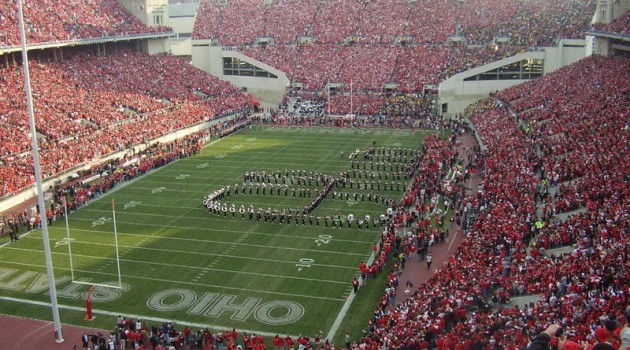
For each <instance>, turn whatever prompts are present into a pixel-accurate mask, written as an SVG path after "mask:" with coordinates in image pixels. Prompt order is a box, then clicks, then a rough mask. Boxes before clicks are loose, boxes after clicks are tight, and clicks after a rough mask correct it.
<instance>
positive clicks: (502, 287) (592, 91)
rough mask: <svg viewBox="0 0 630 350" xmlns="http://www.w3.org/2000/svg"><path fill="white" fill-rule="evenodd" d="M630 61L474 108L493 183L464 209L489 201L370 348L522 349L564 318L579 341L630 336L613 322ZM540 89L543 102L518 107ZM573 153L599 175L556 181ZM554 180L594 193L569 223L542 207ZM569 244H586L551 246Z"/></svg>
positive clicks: (619, 290) (623, 249)
mask: <svg viewBox="0 0 630 350" xmlns="http://www.w3.org/2000/svg"><path fill="white" fill-rule="evenodd" d="M629 64H630V62H628V60H627V59H624V58H614V57H610V58H606V57H589V58H586V59H584V60H582V61H580V62H578V63H576V64H573V65H571V66H568V67H565V68H562V69H560V70H559V71H557V72H555V73H552V74H550V75H548V76H546V77H543V78H541V79H538V80H536V81H531V82H528V83H527V84H522V85H517V86H515V87H513V88H510V89H508V90H505V91H504V92H500V93H498V94H497V95H496V96H495V97H492V98H489V99H486V100H484V101H481V102H479V103H477V104H475V105H473V106H471V107H470V108H469V110H468V113H469V115H468V116H469V118H470V120H471V121H472V123H473V124H474V125H475V128H476V130H477V131H478V132H479V134H480V136H481V138H482V140H483V143H484V146H485V147H486V152H485V153H484V154H482V155H480V158H479V163H480V164H479V165H480V167H482V168H483V169H484V173H485V174H484V179H483V182H482V191H480V192H479V193H475V194H474V195H471V196H467V197H465V198H463V200H462V201H461V203H460V204H459V205H457V204H456V207H455V208H456V211H457V212H459V211H460V210H461V208H462V207H463V208H473V209H474V208H476V209H479V213H478V215H477V220H476V221H475V222H474V224H473V225H472V227H471V228H470V230H468V231H467V237H468V238H467V240H465V241H464V243H463V244H462V245H461V246H460V247H459V248H458V249H457V252H456V254H455V255H454V256H453V257H452V258H450V259H449V260H448V262H446V263H445V264H444V266H441V267H439V269H438V270H437V271H436V272H435V274H434V275H433V277H432V278H431V279H430V280H429V281H428V282H427V283H425V284H423V285H421V286H419V287H418V288H417V290H415V291H413V293H412V295H411V297H410V298H408V299H406V300H404V301H402V302H400V303H398V305H396V306H395V305H389V306H391V307H390V308H386V307H385V306H388V304H389V298H386V297H384V298H383V303H382V305H381V306H380V307H379V308H378V309H377V310H376V312H375V316H374V317H373V319H372V320H370V322H369V325H368V334H367V335H366V337H365V338H364V339H363V340H362V341H361V343H362V345H363V346H364V347H365V348H368V349H377V348H382V347H383V346H385V347H387V348H390V347H401V346H407V347H409V348H413V347H416V346H417V347H419V348H425V347H428V346H430V347H433V348H439V349H447V348H449V349H451V348H462V349H466V348H470V347H473V348H475V347H476V348H486V347H490V348H503V349H520V348H524V347H526V346H527V344H528V343H529V342H530V341H531V340H532V339H533V338H534V336H536V335H538V334H539V333H541V332H542V331H543V330H545V329H546V327H547V326H548V325H550V324H560V325H562V327H563V330H564V335H565V337H566V338H567V339H569V340H570V341H572V342H575V343H577V344H580V343H582V342H585V343H588V345H589V346H590V347H592V346H593V345H595V344H596V343H598V342H604V341H607V340H608V338H610V339H612V342H613V343H615V340H614V339H615V337H617V340H616V343H617V344H619V340H618V335H616V336H615V334H614V333H613V330H614V329H620V327H619V326H620V324H621V325H622V324H623V321H622V317H621V315H622V314H623V312H624V310H625V308H626V306H627V305H628V303H629V302H630V298H629V297H628V292H627V285H626V284H625V283H624V281H626V280H628V278H630V276H629V272H628V269H627V262H628V260H627V251H628V249H629V248H630V246H629V243H628V242H629V241H628V239H627V233H628V232H630V231H629V230H630V217H629V216H628V213H629V212H630V211H629V210H628V209H630V208H628V205H629V203H630V202H628V194H629V193H628V188H627V185H626V183H627V176H628V173H627V169H628V165H629V164H628V159H627V156H626V155H627V153H628V149H629V147H630V144H629V141H628V140H629V138H628V137H627V135H626V134H627V131H628V127H629V125H628V120H629V119H628V111H627V106H628V105H629V103H630V100H629V98H628V96H630V95H629V94H628V86H630V71H628V69H627V68H628V66H629ZM584 94H587V95H586V96H584ZM576 96H584V98H576ZM530 98H534V99H535V100H536V101H538V102H537V103H536V104H540V103H542V105H540V107H539V108H536V109H535V110H534V111H532V110H529V109H527V110H519V109H518V108H515V107H514V106H515V105H518V104H522V105H527V103H523V100H527V99H530ZM557 135H564V137H556V136H557ZM432 146H435V145H432V144H431V142H429V143H428V144H427V147H428V148H427V150H426V155H425V160H426V157H427V156H428V155H429V154H430V152H431V150H432V149H433V147H432ZM446 149H449V148H446ZM443 150H444V149H443ZM438 154H439V155H440V156H444V155H445V154H446V155H447V156H446V157H441V158H438V159H441V160H442V162H444V163H440V164H448V162H447V161H446V160H448V159H449V157H448V153H443V152H438ZM569 154H570V155H574V157H573V158H572V159H573V161H574V162H578V163H579V164H580V166H581V167H583V168H584V169H587V173H586V174H570V175H566V176H565V177H564V178H563V180H564V182H563V183H560V182H559V181H558V180H556V181H554V177H555V175H554V174H555V172H556V171H560V169H558V167H556V164H563V163H560V162H558V160H559V159H561V158H562V157H564V156H567V155H569ZM439 169H440V167H439V166H436V167H435V169H426V170H433V171H422V172H421V173H422V174H427V173H432V172H438V173H439V171H435V170H439ZM563 175H564V174H563ZM434 184H435V182H434V181H429V182H423V183H421V184H420V185H419V184H414V187H412V189H411V190H413V189H414V188H415V189H416V190H417V189H425V191H426V190H430V189H432V186H434ZM418 185H419V186H418ZM554 186H558V187H559V186H562V193H563V194H562V195H560V197H559V198H561V197H562V196H563V195H565V196H567V195H569V196H570V194H571V193H574V194H575V195H577V194H579V196H580V198H581V199H582V200H581V201H579V202H578V203H577V204H576V205H575V206H573V207H572V208H569V209H567V210H570V209H574V208H581V209H582V210H579V211H576V214H574V215H570V216H569V217H568V218H567V219H566V220H562V219H560V218H559V217H558V216H557V215H556V214H555V213H551V215H539V214H537V209H538V208H541V207H544V206H545V204H546V203H548V202H553V201H554V198H553V196H552V195H544V194H545V192H548V193H551V189H550V188H549V187H554ZM412 198H413V197H412ZM530 242H533V244H532V245H531V246H530ZM567 244H572V245H573V246H574V248H575V249H574V250H573V251H572V252H571V253H565V254H557V255H556V254H546V249H549V248H554V247H558V246H564V245H567ZM388 288H391V286H389V285H388ZM524 294H539V295H540V299H539V301H538V302H536V303H535V304H534V305H533V306H531V305H530V306H526V307H523V308H520V309H519V308H517V307H513V306H509V305H508V304H506V302H507V301H508V300H509V298H510V297H512V296H520V295H524ZM478 298H481V301H482V302H481V303H479V304H477V302H476V301H477V300H478ZM481 305H489V306H490V307H480V306H481ZM604 333H606V334H605V335H604ZM613 348H614V347H613Z"/></svg>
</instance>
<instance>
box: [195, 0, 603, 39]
mask: <svg viewBox="0 0 630 350" xmlns="http://www.w3.org/2000/svg"><path fill="white" fill-rule="evenodd" d="M594 11H595V7H594V4H593V2H592V1H589V0H579V1H570V0H562V1H553V2H549V1H543V0H536V1H518V0H507V1H504V2H503V3H501V6H497V4H496V2H493V1H489V0H468V1H462V2H457V1H451V0H439V1H413V2H412V1H406V0H372V1H356V0H330V1H321V2H319V1H297V0H276V1H273V2H270V4H265V3H264V2H263V1H262V0H239V1H231V2H229V3H228V4H227V5H226V4H221V3H220V2H218V1H205V2H201V4H200V7H199V10H198V14H199V15H198V17H197V20H196V21H195V28H194V30H193V38H196V39H209V38H217V39H219V42H220V43H221V45H224V46H236V45H249V44H253V43H254V42H255V39H256V38H260V37H265V36H268V37H274V38H275V40H276V43H278V44H287V43H295V42H296V41H297V39H298V38H299V37H301V36H309V37H312V38H313V39H314V40H315V42H317V43H319V44H339V43H341V42H343V41H344V40H348V39H349V38H356V40H357V41H359V42H363V43H370V44H375V43H378V44H387V45H391V44H393V43H394V40H395V39H396V38H397V37H407V38H409V39H410V41H411V42H414V43H418V44H434V45H435V44H443V43H444V42H445V41H446V40H447V39H448V37H449V36H453V35H460V36H462V37H464V38H465V39H466V40H467V42H468V43H469V44H475V45H488V44H490V43H492V41H493V40H494V39H495V38H496V37H507V38H510V40H511V42H512V44H513V45H518V46H538V45H549V44H551V43H552V41H553V40H554V39H556V38H582V37H583V36H584V31H585V30H586V29H588V27H589V23H590V22H589V21H590V19H591V17H592V14H593V12H594ZM445 13H448V14H449V15H448V16H444V14H445Z"/></svg>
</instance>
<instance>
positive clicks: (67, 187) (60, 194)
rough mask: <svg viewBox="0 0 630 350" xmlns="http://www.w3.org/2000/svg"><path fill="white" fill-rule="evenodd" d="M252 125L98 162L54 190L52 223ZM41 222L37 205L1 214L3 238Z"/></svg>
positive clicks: (222, 126)
mask: <svg viewBox="0 0 630 350" xmlns="http://www.w3.org/2000/svg"><path fill="white" fill-rule="evenodd" d="M248 123H249V116H247V115H242V116H239V117H237V118H234V119H231V120H229V121H224V122H221V123H217V124H215V125H213V126H212V127H210V128H209V129H206V130H204V131H200V132H197V133H194V134H190V135H188V136H186V137H183V138H180V139H178V140H175V141H172V142H169V143H155V144H152V145H150V146H148V147H147V148H146V149H144V150H142V151H140V152H129V153H127V154H126V155H125V156H124V157H121V158H116V159H112V160H109V161H106V162H99V163H96V164H95V165H93V166H92V167H91V168H90V169H89V170H86V171H84V172H81V174H80V175H79V178H77V179H76V180H73V181H69V182H67V183H63V184H61V185H55V186H54V187H52V188H50V192H51V195H52V196H51V197H52V200H51V203H50V206H49V207H47V208H46V210H45V213H46V219H47V220H48V224H50V225H52V224H54V222H56V221H57V219H59V218H63V217H64V214H65V210H66V208H67V211H68V212H69V213H72V212H74V211H75V210H77V209H79V208H81V207H83V206H85V205H87V204H89V203H90V201H92V200H94V199H96V198H98V197H100V196H101V195H103V194H104V193H106V192H108V191H110V190H112V189H113V188H114V187H116V186H117V185H119V184H121V183H123V182H125V181H129V180H132V179H134V178H136V177H138V176H141V175H143V174H145V173H147V172H149V171H151V170H154V169H157V168H160V167H162V166H164V165H167V164H169V163H171V162H173V161H175V160H177V159H180V158H186V157H189V156H191V155H194V154H197V153H199V151H201V148H202V147H203V145H204V144H206V143H207V142H208V141H210V140H212V139H215V138H221V137H224V136H226V135H228V134H230V133H232V132H234V131H235V130H238V129H239V128H242V127H243V126H244V125H247V124H248ZM88 180H90V181H88ZM64 205H65V206H66V208H64ZM41 220H42V217H41V214H40V211H39V208H38V207H37V204H36V203H33V204H32V205H31V207H29V208H26V207H22V209H20V210H16V211H13V212H11V213H7V214H6V215H4V216H2V215H0V237H3V236H5V235H6V234H11V235H12V236H13V235H15V237H17V238H19V235H20V234H21V233H25V232H28V231H30V230H32V229H36V228H39V227H40V225H41Z"/></svg>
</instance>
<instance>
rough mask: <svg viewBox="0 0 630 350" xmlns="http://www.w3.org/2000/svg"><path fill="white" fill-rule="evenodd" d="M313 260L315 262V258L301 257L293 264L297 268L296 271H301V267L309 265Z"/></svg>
mask: <svg viewBox="0 0 630 350" xmlns="http://www.w3.org/2000/svg"><path fill="white" fill-rule="evenodd" d="M314 262H315V260H313V259H309V258H302V259H300V261H298V263H297V264H295V266H296V267H297V268H298V271H302V268H303V267H311V266H312V265H313V263H314Z"/></svg>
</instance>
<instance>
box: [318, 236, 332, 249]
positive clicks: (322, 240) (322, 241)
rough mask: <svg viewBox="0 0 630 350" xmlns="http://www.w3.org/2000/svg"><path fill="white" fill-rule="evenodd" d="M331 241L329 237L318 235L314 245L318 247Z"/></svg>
mask: <svg viewBox="0 0 630 350" xmlns="http://www.w3.org/2000/svg"><path fill="white" fill-rule="evenodd" d="M331 239H332V236H331V235H319V236H318V238H317V239H316V240H315V243H317V246H318V247H319V246H321V245H322V244H328V243H330V240H331Z"/></svg>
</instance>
